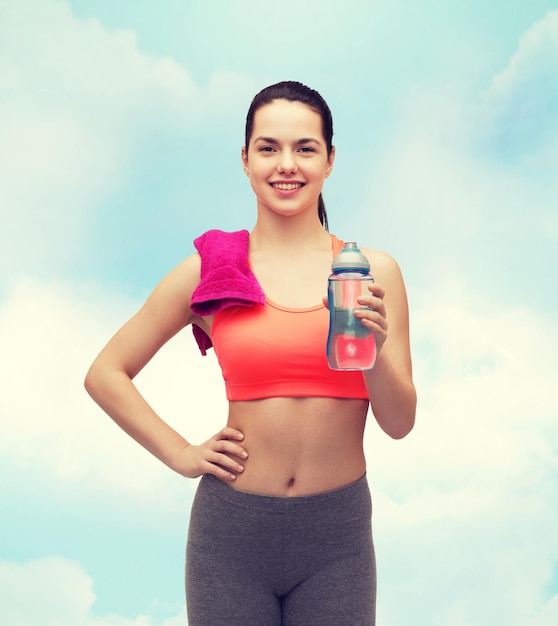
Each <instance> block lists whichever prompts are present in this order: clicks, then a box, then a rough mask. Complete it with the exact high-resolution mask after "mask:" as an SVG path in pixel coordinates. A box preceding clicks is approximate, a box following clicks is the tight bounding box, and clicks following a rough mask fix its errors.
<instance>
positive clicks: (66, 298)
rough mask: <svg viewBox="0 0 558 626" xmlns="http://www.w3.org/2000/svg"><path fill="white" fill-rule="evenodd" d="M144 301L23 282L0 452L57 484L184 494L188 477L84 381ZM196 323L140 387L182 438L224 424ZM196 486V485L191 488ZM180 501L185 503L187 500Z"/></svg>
mask: <svg viewBox="0 0 558 626" xmlns="http://www.w3.org/2000/svg"><path fill="white" fill-rule="evenodd" d="M139 306H140V303H139V302H137V301H135V300H133V299H131V298H127V297H125V296H120V295H118V294H115V293H112V294H108V295H107V294H104V293H103V292H102V291H101V290H99V289H98V288H95V287H94V286H90V287H82V288H80V290H79V291H75V290H73V289H72V288H70V287H68V286H66V285H62V284H58V283H51V284H49V285H41V284H39V283H38V282H37V281H35V280H32V279H25V280H23V281H22V282H21V283H20V284H18V285H17V286H16V287H14V289H13V291H12V292H11V294H9V297H8V299H7V300H6V301H5V302H4V303H3V304H2V306H1V307H0V346H1V348H0V352H1V355H2V356H1V360H0V378H1V380H2V381H3V392H2V398H1V400H0V423H1V424H2V430H3V436H2V438H1V440H0V454H1V456H2V457H3V458H4V461H5V462H9V463H10V464H11V465H13V466H14V467H18V468H20V469H21V468H24V467H26V468H29V467H30V466H32V467H34V468H37V469H39V468H40V471H41V475H42V476H43V478H45V477H50V480H51V481H52V483H53V484H58V485H59V486H60V485H66V486H67V487H68V488H71V487H72V486H74V485H78V484H79V485H80V487H81V488H82V489H84V490H87V489H94V488H95V486H99V485H102V486H103V488H104V490H105V491H106V492H108V493H111V492H112V493H123V494H124V493H125V494H127V495H128V496H130V497H134V496H133V494H135V497H138V498H141V499H142V500H145V499H146V498H147V499H148V498H156V500H157V502H158V503H159V504H161V501H162V500H165V501H168V502H167V504H168V505H169V506H174V499H175V498H176V500H177V501H178V500H180V497H181V495H180V494H181V493H182V491H183V490H184V488H185V485H186V486H188V485H190V483H188V482H186V483H185V482H184V480H182V479H180V477H177V478H176V479H174V478H173V477H174V476H175V475H174V474H172V473H171V471H170V470H168V469H167V468H166V467H164V466H163V465H162V464H161V463H159V462H158V461H156V460H154V459H152V457H151V456H150V455H149V454H148V453H146V452H145V451H144V450H143V449H142V448H140V446H138V445H137V444H135V443H134V442H132V441H131V440H128V438H127V437H126V436H125V435H124V434H123V433H121V431H120V430H119V429H118V427H117V426H116V425H115V424H114V423H113V422H112V421H111V420H110V419H109V418H108V417H106V416H105V415H104V413H103V412H102V411H101V410H100V409H99V408H98V407H97V406H96V405H95V404H94V403H93V401H92V400H91V399H90V398H89V396H88V395H87V393H86V392H85V390H84V388H83V379H84V377H85V373H86V371H87V368H88V367H89V365H90V363H91V361H92V360H93V358H94V357H95V355H96V354H97V353H98V352H99V350H100V349H101V348H102V346H103V345H104V343H106V341H107V340H108V339H109V338H110V335H111V334H112V333H114V332H115V331H116V329H117V328H118V326H120V325H121V324H122V323H124V321H125V320H126V319H127V318H128V317H130V316H131V315H132V314H133V313H134V312H135V310H136V309H137V308H139ZM190 335H191V333H190V331H189V329H186V330H185V331H184V332H183V333H182V334H181V335H179V336H178V337H177V338H175V339H174V340H173V341H172V342H170V343H169V344H168V345H167V346H166V347H164V348H163V349H162V350H161V351H160V353H159V354H158V355H157V356H156V357H155V359H154V360H153V361H152V363H151V364H150V366H149V367H148V368H147V369H146V371H145V372H142V373H141V374H140V375H139V376H138V378H137V379H136V380H137V384H138V386H139V387H140V389H141V390H142V391H144V393H145V395H146V396H147V397H148V399H149V400H150V401H151V402H152V404H153V406H154V407H155V409H156V410H157V411H158V412H159V414H161V415H162V416H163V417H164V418H165V419H166V420H167V421H168V422H169V423H171V424H172V425H173V426H174V427H175V428H176V429H177V430H179V431H180V432H182V433H183V434H184V436H185V437H186V438H187V439H189V440H191V441H193V442H201V441H204V440H205V439H207V438H209V437H210V436H211V435H212V434H214V432H217V430H218V429H219V428H221V427H222V426H223V425H224V419H225V416H226V405H225V397H224V391H223V392H222V393H221V394H220V393H218V392H217V393H216V391H215V389H216V387H219V385H220V379H219V373H218V372H217V370H216V363H215V359H214V358H213V357H212V356H208V357H205V358H203V357H201V356H199V355H195V351H196V348H195V344H194V340H193V337H190ZM189 488H190V489H192V488H193V485H192V486H191V487H189ZM177 506H182V505H181V504H180V503H178V504H177Z"/></svg>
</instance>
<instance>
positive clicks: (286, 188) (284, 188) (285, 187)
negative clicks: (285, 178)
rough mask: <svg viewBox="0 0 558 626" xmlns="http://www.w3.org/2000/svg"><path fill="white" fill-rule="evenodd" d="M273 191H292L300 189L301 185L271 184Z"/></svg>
mask: <svg viewBox="0 0 558 626" xmlns="http://www.w3.org/2000/svg"><path fill="white" fill-rule="evenodd" d="M273 187H275V189H281V191H292V190H293V189H298V188H299V187H302V183H273Z"/></svg>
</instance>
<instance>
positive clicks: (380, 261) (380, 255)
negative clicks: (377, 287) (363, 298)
mask: <svg viewBox="0 0 558 626" xmlns="http://www.w3.org/2000/svg"><path fill="white" fill-rule="evenodd" d="M361 250H362V253H363V254H364V256H366V258H367V259H368V261H369V262H370V273H371V274H372V276H374V278H375V279H376V280H377V281H378V282H380V283H382V284H383V283H391V282H393V281H401V282H402V281H403V277H402V275H401V269H400V267H399V264H398V263H397V261H396V260H395V259H394V258H393V257H392V256H391V255H389V254H388V253H387V252H382V251H381V250H372V249H370V248H361Z"/></svg>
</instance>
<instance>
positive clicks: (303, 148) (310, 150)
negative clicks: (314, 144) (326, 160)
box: [300, 146, 315, 154]
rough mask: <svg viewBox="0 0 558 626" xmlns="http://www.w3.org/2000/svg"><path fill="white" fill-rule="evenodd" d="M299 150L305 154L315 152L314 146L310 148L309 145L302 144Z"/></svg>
mask: <svg viewBox="0 0 558 626" xmlns="http://www.w3.org/2000/svg"><path fill="white" fill-rule="evenodd" d="M300 152H302V153H305V154H307V153H310V152H315V150H314V148H311V147H310V146H302V147H301V148H300Z"/></svg>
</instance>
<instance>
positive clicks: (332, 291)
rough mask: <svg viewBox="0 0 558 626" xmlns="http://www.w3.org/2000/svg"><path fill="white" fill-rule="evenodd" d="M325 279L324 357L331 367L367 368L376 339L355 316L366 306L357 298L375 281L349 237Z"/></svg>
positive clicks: (371, 362) (370, 363)
mask: <svg viewBox="0 0 558 626" xmlns="http://www.w3.org/2000/svg"><path fill="white" fill-rule="evenodd" d="M331 270H332V272H333V273H332V274H331V276H330V277H329V280H328V289H327V296H328V302H329V333H328V337H327V350H326V353H327V361H328V364H329V367H330V368H331V369H334V370H368V369H371V368H372V367H374V363H375V361H376V339H375V337H374V335H373V334H372V332H371V331H370V330H369V329H368V328H366V326H364V325H363V323H362V322H361V321H360V319H358V318H357V317H355V316H354V312H355V310H357V309H366V308H367V307H364V306H362V304H359V303H358V302H357V298H358V297H359V296H361V295H369V294H370V292H369V290H368V285H370V284H371V283H373V282H374V278H373V277H372V276H371V275H370V263H369V262H368V259H367V258H366V257H365V256H364V254H362V252H361V251H360V249H359V248H358V247H357V244H356V242H354V241H348V242H347V243H345V247H344V248H343V250H341V252H340V253H339V254H338V255H337V256H336V257H335V258H334V259H333V263H332V265H331Z"/></svg>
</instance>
